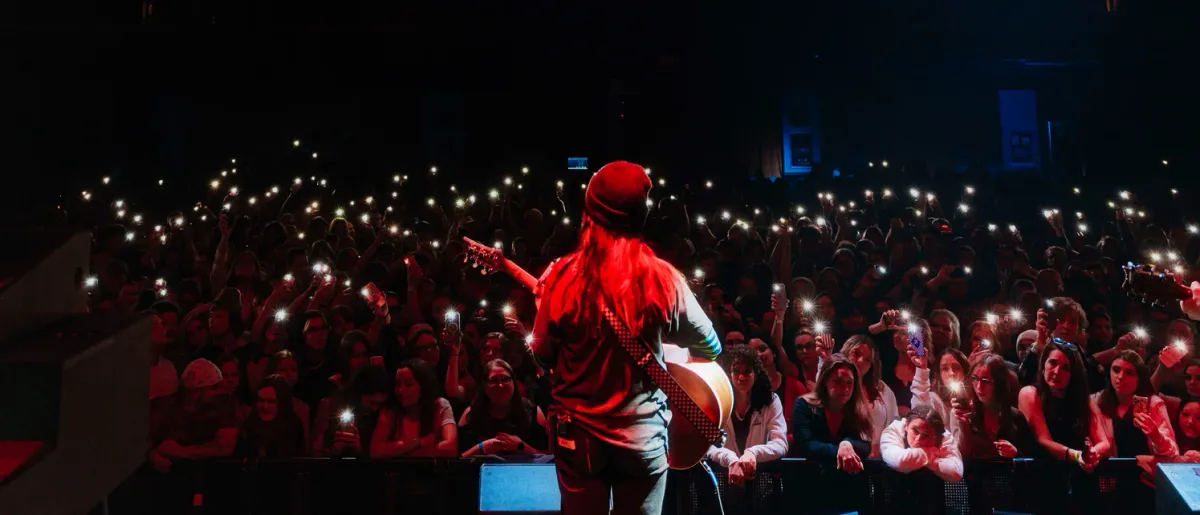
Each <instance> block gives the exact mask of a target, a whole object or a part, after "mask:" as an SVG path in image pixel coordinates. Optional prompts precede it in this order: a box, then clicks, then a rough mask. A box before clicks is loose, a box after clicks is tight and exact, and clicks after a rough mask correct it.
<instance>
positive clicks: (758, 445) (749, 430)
mask: <svg viewBox="0 0 1200 515" xmlns="http://www.w3.org/2000/svg"><path fill="white" fill-rule="evenodd" d="M719 361H720V363H721V365H722V368H724V369H725V372H726V373H727V374H729V381H730V383H731V384H732V385H733V416H732V417H730V418H729V420H727V421H726V423H725V427H723V428H722V429H724V430H725V436H726V441H725V446H724V447H715V446H714V447H712V448H710V449H709V450H708V459H709V460H712V461H713V462H715V463H716V464H718V465H720V466H722V467H725V468H727V469H729V482H730V483H732V484H735V485H740V484H742V483H743V482H745V480H747V479H753V478H754V473H755V471H756V470H757V468H758V463H760V462H763V461H771V460H777V459H779V458H782V457H784V456H787V452H788V443H787V421H786V420H785V419H784V416H783V405H782V404H780V402H779V396H777V395H775V393H774V392H773V391H772V390H771V381H770V379H768V378H767V375H766V369H765V367H763V363H762V359H761V358H760V357H759V354H758V353H757V352H756V351H755V350H754V349H752V348H750V347H748V346H737V347H730V348H729V349H727V350H726V351H725V352H724V353H723V354H722V355H721V357H720V359H719Z"/></svg>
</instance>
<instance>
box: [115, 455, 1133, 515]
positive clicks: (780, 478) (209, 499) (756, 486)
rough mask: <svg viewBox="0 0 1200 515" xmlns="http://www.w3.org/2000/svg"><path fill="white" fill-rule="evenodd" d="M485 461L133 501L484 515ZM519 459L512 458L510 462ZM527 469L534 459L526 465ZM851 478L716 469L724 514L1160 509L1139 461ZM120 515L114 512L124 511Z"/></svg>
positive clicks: (785, 463)
mask: <svg viewBox="0 0 1200 515" xmlns="http://www.w3.org/2000/svg"><path fill="white" fill-rule="evenodd" d="M497 462H501V461H498V460H495V459H489V458H486V457H485V458H477V459H439V460H434V459H411V460H382V461H375V460H357V459H336V458H300V459H287V460H233V459H225V460H213V461H194V462H177V463H175V464H173V466H172V468H171V471H170V472H169V473H166V474H162V473H158V472H155V471H153V470H150V469H148V468H147V469H145V470H143V471H142V472H141V473H139V475H138V476H139V478H140V481H136V482H135V483H136V484H137V486H135V487H132V488H131V491H129V492H127V494H129V495H135V496H136V495H140V496H145V497H143V500H144V502H148V503H149V505H150V512H152V513H156V514H158V513H186V514H189V515H205V514H226V513H231V514H232V513H237V514H281V515H282V514H288V515H308V514H318V513H320V514H326V513H355V514H374V513H380V514H395V513H401V512H406V511H411V510H413V509H415V508H418V507H419V508H420V512H421V513H423V514H424V513H428V514H461V513H477V512H478V504H479V470H480V467H481V466H482V465H483V464H485V463H497ZM508 462H515V461H511V460H510V461H508ZM524 462H528V461H524ZM864 466H865V470H864V471H863V473H861V474H855V475H850V474H846V473H844V472H841V471H838V470H835V469H833V467H831V466H829V465H827V464H822V463H817V462H814V461H809V460H804V459H798V458H786V459H782V460H778V461H773V462H766V463H761V464H759V466H758V470H757V473H756V475H755V477H754V479H752V480H748V481H746V482H745V483H744V484H743V485H740V486H735V485H731V484H729V482H728V476H727V474H726V472H725V471H724V470H722V469H720V468H719V467H716V466H714V467H713V469H714V472H715V475H716V477H717V482H718V489H719V491H720V492H721V499H722V502H721V503H720V505H723V507H724V512H725V514H726V515H739V514H774V513H789V514H791V513H800V514H804V513H813V514H825V513H847V512H855V511H856V512H859V513H906V514H907V513H939V514H940V513H993V512H994V511H1005V512H1016V513H1065V512H1067V511H1075V510H1076V509H1083V510H1085V511H1086V512H1088V513H1114V514H1115V513H1121V514H1127V513H1148V512H1149V513H1152V512H1153V509H1154V508H1153V507H1154V495H1153V490H1152V489H1151V488H1150V487H1149V486H1148V485H1147V484H1146V482H1145V481H1143V478H1142V477H1141V476H1142V471H1141V469H1140V468H1139V467H1138V465H1137V463H1136V460H1134V459H1123V458H1114V459H1109V460H1104V461H1102V462H1101V463H1100V464H1099V465H1098V466H1097V468H1096V469H1095V471H1093V472H1092V473H1090V474H1089V473H1084V472H1082V471H1081V470H1079V469H1078V467H1077V466H1075V465H1074V464H1071V463H1066V462H1062V461H1054V460H1032V459H1015V460H996V461H975V460H968V461H967V462H966V464H965V467H964V469H965V470H964V476H963V479H962V480H961V481H956V482H946V481H942V480H941V479H939V478H937V477H936V476H934V475H933V474H932V473H931V472H929V471H927V470H923V471H918V472H914V473H911V474H901V473H898V472H895V471H893V470H891V469H889V468H888V467H887V466H886V465H885V464H884V463H882V462H881V461H880V460H866V461H864ZM713 493H714V488H713V485H712V481H711V479H710V478H709V477H708V476H707V474H704V473H703V472H702V471H701V470H700V468H699V467H696V468H694V469H692V470H688V471H672V472H671V473H670V476H669V478H668V487H667V498H666V501H665V508H664V511H663V512H664V513H669V514H673V515H708V514H713V513H717V506H719V504H718V503H716V502H715V501H716V499H715V498H713V497H712V496H713ZM121 511H123V510H116V511H114V513H116V514H117V515H120V513H121Z"/></svg>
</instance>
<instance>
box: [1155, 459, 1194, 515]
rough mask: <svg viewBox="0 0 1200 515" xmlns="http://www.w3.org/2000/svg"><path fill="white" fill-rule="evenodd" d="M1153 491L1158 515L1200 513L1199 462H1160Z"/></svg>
mask: <svg viewBox="0 0 1200 515" xmlns="http://www.w3.org/2000/svg"><path fill="white" fill-rule="evenodd" d="M1154 491H1155V505H1156V508H1157V509H1156V512H1157V513H1158V514H1159V515H1177V514H1184V513H1200V464H1196V463H1160V464H1159V465H1158V470H1157V471H1155V474H1154Z"/></svg>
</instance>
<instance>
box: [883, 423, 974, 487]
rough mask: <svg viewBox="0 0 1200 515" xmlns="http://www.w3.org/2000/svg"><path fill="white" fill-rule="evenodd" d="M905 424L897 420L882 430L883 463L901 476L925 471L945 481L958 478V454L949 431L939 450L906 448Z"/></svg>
mask: <svg viewBox="0 0 1200 515" xmlns="http://www.w3.org/2000/svg"><path fill="white" fill-rule="evenodd" d="M906 424H907V421H905V420H897V421H895V422H892V424H891V425H889V426H888V427H887V429H885V430H884V431H883V436H882V441H881V442H880V451H881V453H882V455H883V462H884V463H887V465H888V466H889V467H891V468H892V469H894V470H896V471H897V472H901V473H904V474H907V473H909V472H912V471H914V470H920V469H922V468H928V469H929V470H932V471H933V473H934V474H937V476H938V477H940V478H942V479H944V480H946V481H958V480H960V479H962V476H963V462H962V455H960V454H959V453H958V444H957V443H955V441H954V435H952V434H950V432H949V431H946V432H945V433H943V434H942V445H941V447H923V448H910V447H908V439H907V438H905V435H904V428H905V425H906Z"/></svg>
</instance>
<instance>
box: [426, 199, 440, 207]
mask: <svg viewBox="0 0 1200 515" xmlns="http://www.w3.org/2000/svg"><path fill="white" fill-rule="evenodd" d="M425 203H426V204H428V205H429V207H433V205H434V204H436V203H437V201H436V200H434V199H433V197H429V198H427V199H425Z"/></svg>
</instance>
